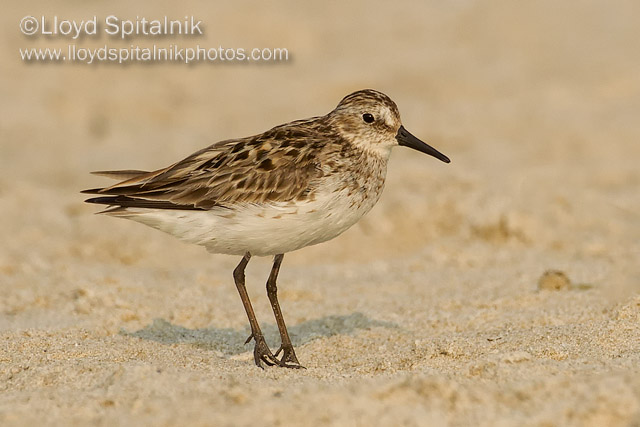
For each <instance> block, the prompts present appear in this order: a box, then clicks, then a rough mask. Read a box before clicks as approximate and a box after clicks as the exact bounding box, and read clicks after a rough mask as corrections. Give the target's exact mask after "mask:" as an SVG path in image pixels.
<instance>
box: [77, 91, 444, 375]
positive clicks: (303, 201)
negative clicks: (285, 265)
mask: <svg viewBox="0 0 640 427" xmlns="http://www.w3.org/2000/svg"><path fill="white" fill-rule="evenodd" d="M397 145H401V146H405V147H410V148H413V149H415V150H418V151H421V152H423V153H426V154H429V155H431V156H434V157H436V158H437V159H440V160H442V161H443V162H446V163H449V158H448V157H447V156H445V155H444V154H442V153H440V152H439V151H437V150H436V149H434V148H433V147H431V146H429V145H427V144H425V143H424V142H422V141H420V140H419V139H418V138H416V137H415V136H413V135H412V134H410V133H409V132H408V131H407V130H406V129H405V128H404V126H402V123H401V122H400V113H399V112H398V107H397V106H396V104H395V103H394V102H393V101H392V100H391V99H390V98H389V97H388V96H386V95H385V94H383V93H381V92H378V91H375V90H370V89H368V90H361V91H358V92H354V93H352V94H350V95H348V96H346V97H345V98H344V99H342V101H340V103H339V104H338V106H337V107H336V108H335V109H334V110H333V111H331V112H330V113H329V114H327V115H325V116H320V117H313V118H311V119H307V120H297V121H294V122H291V123H287V124H284V125H280V126H276V127H274V128H273V129H271V130H268V131H266V132H264V133H262V134H260V135H255V136H250V137H247V138H241V139H229V140H226V141H220V142H216V143H215V144H213V145H211V146H209V147H207V148H204V149H202V150H200V151H198V152H196V153H193V154H192V155H190V156H189V157H187V158H185V159H184V160H181V161H179V162H177V163H174V164H173V165H171V166H168V167H166V168H163V169H158V170H156V171H153V172H145V171H139V170H124V171H105V172H94V173H95V174H97V175H103V176H107V177H109V178H115V179H118V180H120V181H121V182H119V183H117V184H115V185H112V186H110V187H104V188H96V189H91V190H85V191H83V193H89V194H98V195H99V196H98V197H94V198H91V199H88V200H86V202H88V203H98V204H103V205H108V208H107V209H106V210H104V211H102V212H100V213H105V214H107V215H111V216H115V217H119V218H126V219H131V220H134V221H138V222H141V223H143V224H146V225H149V226H151V227H153V228H157V229H158V230H162V231H164V232H167V233H169V234H172V235H174V236H176V237H178V238H180V239H182V240H185V241H187V242H191V243H196V244H198V245H202V246H204V247H205V248H207V250H208V251H209V252H212V253H221V254H229V255H241V256H242V260H241V261H240V263H239V264H238V266H237V267H236V268H235V270H234V271H233V277H234V280H235V284H236V287H237V288H238V292H239V293H240V298H241V299H242V303H243V305H244V309H245V310H246V312H247V316H248V317H249V324H250V326H251V335H250V336H249V338H248V339H247V341H246V343H249V342H250V341H251V340H252V339H253V340H254V341H255V346H254V350H253V356H254V360H255V363H256V365H258V366H259V367H262V363H265V364H267V365H276V366H282V367H287V368H301V367H302V366H301V365H300V362H298V358H297V357H296V354H295V351H294V349H293V345H292V344H291V339H290V338H289V333H288V332H287V327H286V325H285V323H284V318H283V316H282V311H281V310H280V304H279V303H278V296H277V287H276V279H277V277H278V272H279V270H280V264H281V263H282V259H283V258H284V254H285V253H286V252H291V251H295V250H297V249H300V248H303V247H305V246H309V245H315V244H317V243H321V242H325V241H327V240H330V239H333V238H334V237H336V236H338V235H339V234H341V233H342V232H344V231H345V230H346V229H348V228H349V227H351V226H352V225H353V224H355V223H356V222H357V221H358V220H359V219H360V218H362V216H363V215H364V214H366V213H367V212H368V211H369V210H370V209H371V208H372V207H373V206H374V205H375V204H376V202H377V201H378V199H379V198H380V194H381V193H382V188H383V187H384V181H385V178H386V173H387V161H388V160H389V155H390V154H391V149H392V148H393V147H395V146H397ZM252 255H257V256H267V255H274V262H273V267H272V269H271V274H269V278H268V280H267V295H268V297H269V301H270V302H271V307H272V309H273V313H274V315H275V318H276V323H277V324H278V330H279V331H280V338H281V345H280V348H279V349H278V351H276V352H275V354H274V353H272V351H271V350H270V349H269V347H268V345H267V343H266V341H265V339H264V336H263V335H262V331H261V330H260V326H259V324H258V321H257V320H256V316H255V314H254V312H253V307H252V306H251V302H250V301H249V295H248V293H247V289H246V287H245V275H244V270H245V268H246V266H247V263H248V262H249V260H250V258H251V256H252ZM280 352H282V357H281V358H280V359H278V355H279V354H280Z"/></svg>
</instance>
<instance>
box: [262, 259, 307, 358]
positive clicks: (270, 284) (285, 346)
mask: <svg viewBox="0 0 640 427" xmlns="http://www.w3.org/2000/svg"><path fill="white" fill-rule="evenodd" d="M283 258H284V254H278V255H276V256H275V257H274V259H273V268H271V274H269V280H267V295H268V296H269V301H270V302H271V308H272V309H273V315H274V316H275V317H276V323H277V324H278V330H279V331H280V340H281V341H282V344H281V345H280V348H279V349H278V351H276V354H275V355H276V356H278V354H279V353H280V352H281V351H282V359H280V363H279V365H280V366H284V367H287V368H303V366H302V365H300V362H298V358H297V357H296V353H295V351H294V350H293V345H291V339H290V338H289V332H288V331H287V325H285V324H284V317H283V316H282V311H281V310H280V304H279V303H278V287H277V286H276V279H277V278H278V272H279V271H280V264H282V259H283Z"/></svg>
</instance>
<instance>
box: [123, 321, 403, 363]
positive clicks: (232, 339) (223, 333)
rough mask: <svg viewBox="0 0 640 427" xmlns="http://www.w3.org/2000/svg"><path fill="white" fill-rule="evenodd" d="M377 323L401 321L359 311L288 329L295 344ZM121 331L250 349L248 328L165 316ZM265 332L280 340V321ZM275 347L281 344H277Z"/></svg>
mask: <svg viewBox="0 0 640 427" xmlns="http://www.w3.org/2000/svg"><path fill="white" fill-rule="evenodd" d="M374 327H384V328H398V325H397V324H395V323H393V322H385V321H380V320H375V319H371V318H369V317H367V316H365V315H364V314H362V313H359V312H356V313H352V314H349V315H342V316H338V315H333V316H325V317H321V318H319V319H314V320H308V321H306V322H302V323H300V324H299V325H294V326H291V327H290V328H288V330H289V335H290V336H291V341H292V343H293V345H294V346H300V345H303V344H306V343H308V342H310V341H313V340H315V339H318V338H321V337H331V336H334V335H350V334H353V333H355V332H356V331H358V330H367V329H371V328H374ZM120 333H121V334H122V335H125V336H130V337H138V338H141V339H144V340H151V341H156V342H160V343H164V344H180V343H182V344H191V345H194V346H197V347H201V348H206V349H211V350H216V351H219V352H221V353H222V354H224V355H226V356H233V355H236V354H240V353H244V352H246V351H249V348H247V347H245V345H244V342H245V340H246V339H247V336H248V335H249V332H248V331H247V330H236V329H231V328H216V327H210V328H202V329H189V328H185V327H182V326H179V325H174V324H172V323H171V322H168V321H166V320H164V319H154V320H153V322H152V323H151V324H150V325H148V326H146V327H144V328H142V329H140V330H137V331H133V332H128V331H124V330H122V331H121V332H120ZM263 333H264V336H265V338H266V339H267V342H269V343H280V335H279V334H278V328H277V327H276V325H274V324H268V325H265V326H264V328H263ZM275 347H276V348H277V346H275Z"/></svg>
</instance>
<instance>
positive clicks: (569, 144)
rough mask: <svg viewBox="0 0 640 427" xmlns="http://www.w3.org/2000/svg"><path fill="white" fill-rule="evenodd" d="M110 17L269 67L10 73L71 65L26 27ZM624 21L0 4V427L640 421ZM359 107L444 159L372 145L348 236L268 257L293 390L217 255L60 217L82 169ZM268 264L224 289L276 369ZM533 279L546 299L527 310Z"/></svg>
mask: <svg viewBox="0 0 640 427" xmlns="http://www.w3.org/2000/svg"><path fill="white" fill-rule="evenodd" d="M109 14H115V15H117V16H119V17H122V18H129V19H131V18H135V16H136V15H139V16H144V17H146V18H148V19H157V18H160V17H162V16H164V15H168V16H169V17H170V18H181V17H182V16H184V15H194V16H195V17H196V18H197V19H201V20H203V21H204V23H205V37H197V38H188V37H187V38H180V37H177V38H162V39H155V40H154V39H147V38H138V39H135V40H133V43H136V44H141V45H150V44H152V43H154V42H155V43H157V44H159V45H169V44H171V43H179V44H180V45H184V46H193V45H195V44H198V43H200V44H201V45H205V46H212V47H217V46H219V45H222V46H227V47H254V46H255V47H286V48H288V49H289V51H290V53H291V57H292V59H291V61H289V62H285V63H279V64H261V65H258V64H237V63H236V64H232V63H226V64H220V63H218V64H215V63H214V64H199V65H196V66H191V67H190V66H185V65H183V64H154V65H137V64H130V65H126V66H122V65H117V64H102V65H98V66H87V65H83V64H70V63H64V64H38V63H34V64H25V63H22V62H21V61H20V59H19V54H18V49H19V48H20V47H58V46H66V45H67V44H69V43H70V41H69V40H67V39H64V38H52V39H47V38H38V39H33V38H27V37H25V36H23V35H22V34H20V32H19V28H18V24H19V22H20V19H21V18H22V17H23V16H25V15H35V16H40V15H45V16H48V17H52V16H53V15H58V16H59V17H61V18H68V19H71V18H73V19H82V18H88V17H92V16H93V15H97V16H98V19H103V18H104V17H106V16H108V15H109ZM638 17H640V3H638V2H636V1H618V2H604V1H584V2H582V1H580V2H579V1H568V2H556V1H551V0H545V1H536V2H513V1H508V0H498V1H486V2H483V1H453V2H440V1H427V2H420V1H415V2H407V3H404V4H402V5H400V4H391V3H382V2H380V3H373V2H363V1H358V2H349V3H348V4H347V3H346V2H338V1H332V2H315V3H314V4H313V5H311V4H307V5H302V4H301V3H300V2H294V1H290V2H286V1H281V2H265V3H255V4H254V3H248V2H181V3H180V4H178V3H176V4H175V5H168V4H162V5H160V4H157V3H155V2H146V3H145V4H143V3H135V5H134V4H132V3H131V2H124V1H117V2H93V3H91V4H85V3H80V2H71V1H65V2H59V4H57V5H54V4H52V3H50V2H39V3H22V2H15V1H10V2H8V3H7V2H5V4H4V5H3V14H2V16H1V17H0V20H1V22H2V41H1V51H0V52H1V58H2V61H1V62H0V70H1V71H2V79H1V80H0V95H1V96H0V213H1V216H0V236H1V238H2V244H1V245H0V290H1V293H2V297H1V298H0V333H1V337H0V424H1V425H3V426H10V425H16V426H18V425H145V424H146V425H167V426H168V425H216V426H221V425H229V426H231V425H336V426H342V425H345V426H349V425H354V426H355V425H363V426H364V425H372V424H380V425H408V426H410V425H429V426H446V425H486V426H507V425H532V426H555V425H576V426H578V425H585V426H626V425H635V426H638V425H640V369H639V366H640V327H639V321H640V297H639V296H638V295H639V291H640V268H639V259H640V215H639V212H640V192H639V185H640V168H638V159H639V158H640V143H639V142H640V121H639V119H640V77H639V76H640V44H639V42H638V40H640V26H639V25H638ZM105 42H109V43H110V44H113V45H114V46H119V44H117V43H115V42H113V43H111V42H110V41H109V40H108V39H106V37H104V36H103V37H102V38H100V39H98V40H93V39H87V40H83V41H81V42H78V43H80V44H82V45H83V46H96V47H97V46H101V45H104V44H105ZM125 45H126V44H125ZM367 87H371V88H376V89H379V90H381V91H383V92H385V93H387V94H388V95H390V96H391V97H392V98H393V99H394V100H395V101H396V102H397V104H398V105H399V108H400V111H401V113H402V117H403V122H404V124H405V126H406V127H407V129H409V130H410V131H411V132H412V133H414V134H415V135H417V136H419V137H421V138H422V139H424V140H425V141H428V142H429V143H431V144H432V145H434V146H435V147H437V148H438V149H440V150H441V151H443V152H444V153H446V154H447V155H449V156H450V157H451V158H452V163H451V164H450V165H445V164H443V163H440V162H438V161H436V160H434V159H433V158H430V157H427V156H424V155H421V154H420V153H417V152H414V151H410V150H406V149H396V150H395V151H394V154H393V156H392V159H391V164H390V168H389V173H388V180H387V187H386V189H385V193H384V194H383V196H382V199H381V201H380V202H379V204H378V205H377V206H376V207H375V208H374V210H373V211H372V212H371V213H370V214H369V215H368V216H367V217H365V219H364V220H362V221H361V222H360V223H359V224H358V225H356V226H354V227H353V228H352V229H351V230H349V231H348V232H346V233H345V234H344V235H342V236H341V237H339V238H337V239H335V240H333V241H331V242H328V243H325V244H323V245H320V246H317V247H312V248H306V249H303V250H300V251H298V252H296V253H291V254H289V255H287V256H286V257H285V260H284V264H283V268H282V271H281V275H280V280H279V288H280V295H281V297H280V298H281V304H282V306H283V310H284V314H285V318H286V320H287V323H288V325H289V329H290V331H291V333H292V336H293V341H294V344H295V345H296V347H297V353H298V357H299V358H300V360H301V362H302V363H303V364H304V365H305V366H306V367H307V368H308V369H307V370H304V371H298V370H296V371H290V370H285V369H276V368H271V369H266V370H264V371H262V370H260V369H258V368H256V367H255V366H254V365H253V362H252V360H251V358H252V354H251V350H252V346H251V345H247V346H244V345H243V342H244V339H245V338H246V336H247V334H248V331H249V329H248V323H247V320H246V317H245V313H244V311H243V309H242V305H241V303H240V299H239V297H238V295H237V292H236V289H235V287H234V285H233V281H232V277H231V271H232V269H233V268H234V267H235V265H236V264H237V262H238V259H236V258H234V257H226V256H222V255H217V256H214V255H210V254H208V253H207V252H206V251H205V250H204V249H202V248H200V247H196V246H189V245H187V244H183V243H181V242H179V241H178V240H176V239H174V238H172V237H170V236H168V235H164V234H163V233H160V232H158V231H155V230H152V229H150V228H147V227H144V226H142V225H140V224H136V223H132V222H127V221H122V220H117V219H113V218H108V217H103V216H96V215H93V213H94V212H96V210H97V209H96V207H95V206H87V205H85V204H83V196H82V195H80V194H79V191H80V190H81V189H84V188H90V187H94V186H98V185H102V184H105V183H106V182H107V180H106V179H102V178H99V177H95V176H91V175H89V171H92V170H103V169H120V168H122V169H126V168H140V169H154V168H159V167H162V166H165V165H168V164H170V163H172V162H174V161H175V160H178V159H180V158H182V157H184V156H186V155H188V154H190V153H191V152H193V151H195V150H197V149H199V148H202V147H204V146H207V145H209V144H211V143H213V142H215V141H218V140H221V139H226V138H231V137H240V136H247V135H251V134H255V133H259V132H262V131H264V130H266V129H268V128H270V127H272V126H275V125H278V124H280V123H284V122H287V121H290V120H294V119H298V118H305V117H309V116H313V115H319V114H325V113H326V112H328V111H330V110H331V109H333V108H334V106H335V105H336V104H337V103H338V101H339V100H340V99H341V98H342V97H343V96H344V95H346V94H347V93H349V92H351V91H354V90H357V89H361V88H367ZM270 262H271V260H270V259H267V258H260V259H258V258H255V259H253V260H252V262H251V263H250V264H249V268H248V273H247V274H248V276H247V280H248V289H249V292H250V294H251V296H252V300H253V303H254V306H255V308H256V312H257V316H258V319H259V320H260V321H261V323H262V325H263V328H264V330H265V331H266V335H267V339H268V341H269V342H270V343H271V346H272V348H277V347H278V335H277V329H276V327H275V322H274V320H273V317H272V314H271V311H270V308H269V304H268V300H267V298H266V295H265V292H264V283H265V281H266V277H267V275H268V271H269V268H270ZM550 269H554V270H559V271H561V272H563V273H564V274H565V275H566V277H567V278H568V280H569V281H570V286H564V287H563V285H566V284H567V282H566V281H565V282H559V283H560V287H561V288H562V289H559V290H548V289H539V284H538V283H539V279H540V277H541V276H542V274H543V273H544V272H545V271H547V270H550ZM547 284H548V282H547ZM543 287H544V284H543Z"/></svg>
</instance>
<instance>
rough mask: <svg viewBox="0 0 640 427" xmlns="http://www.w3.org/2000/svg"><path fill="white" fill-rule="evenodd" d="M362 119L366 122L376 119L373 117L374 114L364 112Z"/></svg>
mask: <svg viewBox="0 0 640 427" xmlns="http://www.w3.org/2000/svg"><path fill="white" fill-rule="evenodd" d="M362 120H364V121H365V122H366V123H373V121H374V120H375V119H374V118H373V115H372V114H369V113H364V114H363V115H362Z"/></svg>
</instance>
